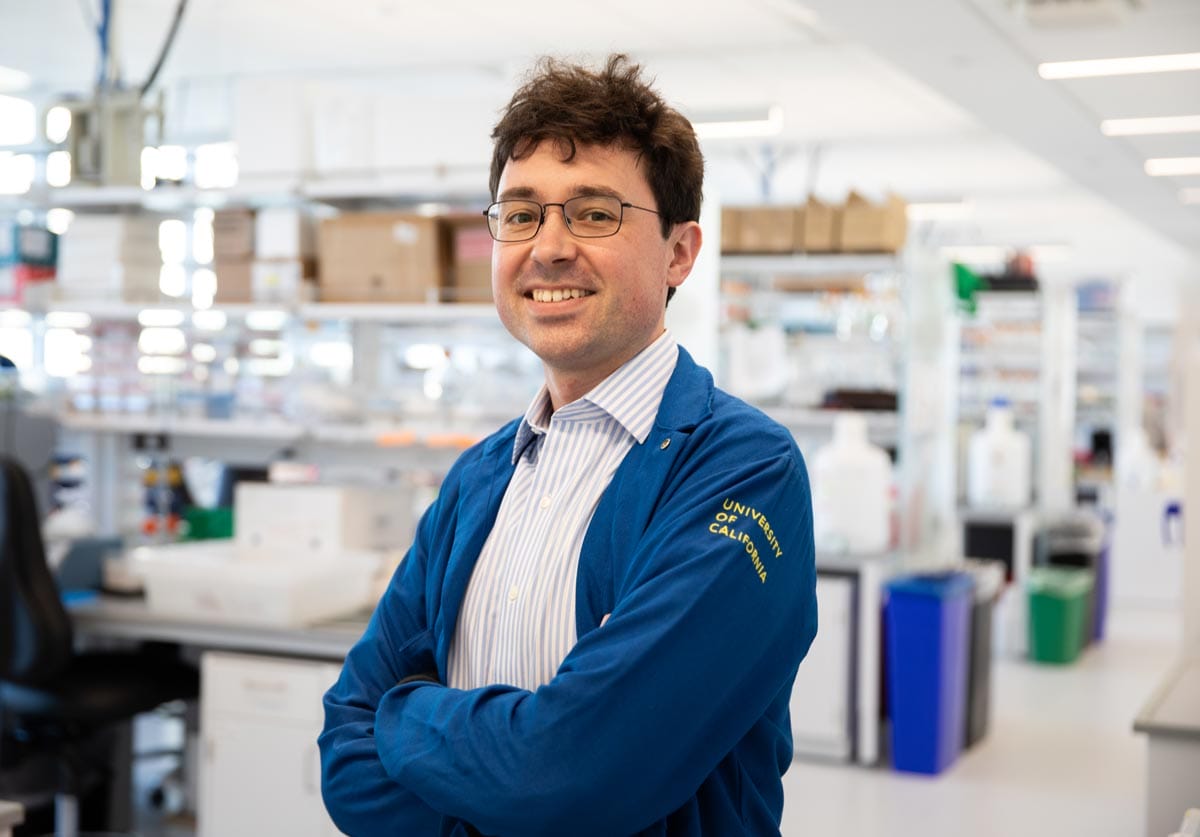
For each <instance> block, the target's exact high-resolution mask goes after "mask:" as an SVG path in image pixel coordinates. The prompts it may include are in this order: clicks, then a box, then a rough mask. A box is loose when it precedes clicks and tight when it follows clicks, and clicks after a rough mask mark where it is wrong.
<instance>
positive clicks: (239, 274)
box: [213, 209, 254, 305]
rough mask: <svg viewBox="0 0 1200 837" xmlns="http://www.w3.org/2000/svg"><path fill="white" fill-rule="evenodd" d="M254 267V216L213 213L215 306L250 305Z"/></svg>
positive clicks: (246, 212)
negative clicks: (215, 279) (215, 275)
mask: <svg viewBox="0 0 1200 837" xmlns="http://www.w3.org/2000/svg"><path fill="white" fill-rule="evenodd" d="M253 265H254V213H253V212H252V211H251V210H249V209H222V210H220V211H218V212H215V213H213V272H214V273H216V274H217V292H216V294H215V296H214V297H213V301H214V302H216V303H217V304H218V305H221V304H228V303H242V302H251V301H252V300H253V297H252V296H251V277H252V275H253Z"/></svg>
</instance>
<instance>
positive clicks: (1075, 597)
mask: <svg viewBox="0 0 1200 837" xmlns="http://www.w3.org/2000/svg"><path fill="white" fill-rule="evenodd" d="M1092 580H1093V575H1092V571H1091V570H1085V569H1069V568H1065V567H1034V568H1033V569H1032V570H1030V572H1029V581H1028V584H1027V589H1028V591H1029V658H1030V659H1031V660H1034V661H1036V662H1039V663H1070V662H1074V661H1075V658H1076V657H1078V656H1079V652H1080V651H1081V650H1082V649H1083V646H1084V645H1085V644H1086V642H1087V636H1088V631H1087V627H1088V619H1087V617H1088V601H1089V597H1090V596H1091V594H1092V583H1093V581H1092Z"/></svg>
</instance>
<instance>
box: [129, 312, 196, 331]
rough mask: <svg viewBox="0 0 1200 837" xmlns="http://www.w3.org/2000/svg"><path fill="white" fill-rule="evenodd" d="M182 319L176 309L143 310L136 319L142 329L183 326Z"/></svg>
mask: <svg viewBox="0 0 1200 837" xmlns="http://www.w3.org/2000/svg"><path fill="white" fill-rule="evenodd" d="M184 319H186V318H185V317H184V314H183V312H182V311H180V310H179V309H178V308H143V309H142V310H141V311H139V312H138V317H137V320H138V325H140V326H141V327H142V328H173V327H175V326H180V325H183V321H184Z"/></svg>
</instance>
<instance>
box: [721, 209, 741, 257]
mask: <svg viewBox="0 0 1200 837" xmlns="http://www.w3.org/2000/svg"><path fill="white" fill-rule="evenodd" d="M741 228H742V211H741V210H740V209H738V208H737V207H735V206H723V207H721V252H722V253H737V252H739V250H738V248H739V247H740V246H741Z"/></svg>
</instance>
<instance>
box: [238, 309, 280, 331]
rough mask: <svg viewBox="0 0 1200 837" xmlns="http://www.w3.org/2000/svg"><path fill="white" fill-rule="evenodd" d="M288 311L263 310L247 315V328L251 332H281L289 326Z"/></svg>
mask: <svg viewBox="0 0 1200 837" xmlns="http://www.w3.org/2000/svg"><path fill="white" fill-rule="evenodd" d="M287 320H288V315H287V312H286V311H273V310H261V311H251V312H249V313H248V314H246V328H248V329H250V330H251V331H281V330H283V327H284V326H285V325H287Z"/></svg>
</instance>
